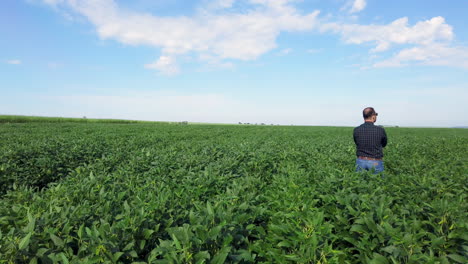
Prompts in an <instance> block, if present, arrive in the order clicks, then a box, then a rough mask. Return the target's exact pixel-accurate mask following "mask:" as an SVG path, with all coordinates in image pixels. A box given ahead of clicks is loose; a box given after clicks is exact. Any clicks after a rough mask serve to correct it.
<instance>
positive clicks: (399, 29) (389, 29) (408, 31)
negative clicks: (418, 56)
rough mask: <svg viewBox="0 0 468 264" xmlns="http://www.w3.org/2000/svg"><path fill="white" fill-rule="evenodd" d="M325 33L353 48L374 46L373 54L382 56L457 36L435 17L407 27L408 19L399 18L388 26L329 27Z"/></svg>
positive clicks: (328, 25) (327, 25) (348, 25)
mask: <svg viewBox="0 0 468 264" xmlns="http://www.w3.org/2000/svg"><path fill="white" fill-rule="evenodd" d="M321 30H322V31H324V32H325V31H332V32H335V33H338V34H341V37H342V39H343V40H344V41H345V42H346V43H350V44H364V43H368V42H370V43H374V44H375V45H376V46H375V48H374V49H373V50H372V51H373V52H382V51H386V50H388V49H390V47H391V46H392V45H396V44H399V45H402V44H417V45H428V44H431V43H434V42H437V41H446V42H447V41H451V40H452V39H453V36H454V33H453V30H452V27H451V26H450V25H448V24H447V23H445V19H444V18H443V17H440V16H439V17H434V18H432V19H430V20H426V21H420V22H418V23H416V24H415V25H414V26H408V18H407V17H403V18H399V19H397V20H395V21H393V22H392V23H390V24H388V25H358V24H337V23H328V24H324V25H323V26H322V27H321Z"/></svg>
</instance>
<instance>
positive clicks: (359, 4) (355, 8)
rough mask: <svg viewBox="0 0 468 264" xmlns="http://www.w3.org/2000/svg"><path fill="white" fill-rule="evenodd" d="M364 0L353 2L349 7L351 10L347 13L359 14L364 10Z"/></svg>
mask: <svg viewBox="0 0 468 264" xmlns="http://www.w3.org/2000/svg"><path fill="white" fill-rule="evenodd" d="M366 5H367V3H366V0H354V2H353V5H352V6H351V10H350V11H349V12H350V13H357V12H361V11H362V10H364V8H366Z"/></svg>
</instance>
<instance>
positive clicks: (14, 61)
mask: <svg viewBox="0 0 468 264" xmlns="http://www.w3.org/2000/svg"><path fill="white" fill-rule="evenodd" d="M5 62H6V63H7V64H12V65H20V64H21V63H22V62H21V60H16V59H15V60H7V61H5Z"/></svg>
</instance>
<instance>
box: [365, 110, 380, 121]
mask: <svg viewBox="0 0 468 264" xmlns="http://www.w3.org/2000/svg"><path fill="white" fill-rule="evenodd" d="M378 115H379V114H378V113H376V112H375V110H374V108H373V107H366V108H364V110H363V111H362V116H363V117H364V121H366V122H372V123H375V121H377V116H378Z"/></svg>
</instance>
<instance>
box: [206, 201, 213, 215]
mask: <svg viewBox="0 0 468 264" xmlns="http://www.w3.org/2000/svg"><path fill="white" fill-rule="evenodd" d="M206 211H207V212H208V215H213V214H214V212H213V208H212V207H211V204H210V202H206Z"/></svg>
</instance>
